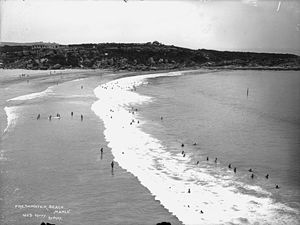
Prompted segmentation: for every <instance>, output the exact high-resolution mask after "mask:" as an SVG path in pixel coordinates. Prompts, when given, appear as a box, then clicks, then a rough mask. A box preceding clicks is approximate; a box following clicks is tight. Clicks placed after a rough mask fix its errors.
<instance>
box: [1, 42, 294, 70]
mask: <svg viewBox="0 0 300 225" xmlns="http://www.w3.org/2000/svg"><path fill="white" fill-rule="evenodd" d="M0 66H1V67H3V68H24V69H45V70H47V69H63V68H94V69H96V68H106V69H115V70H164V69H177V68H191V67H212V68H216V67H222V68H224V67H225V68H240V69H243V68H244V69H246V68H248V69H249V68H256V69H259V68H274V69H299V67H300V57H299V56H297V55H293V54H275V53H251V52H228V51H225V52H222V51H215V50H205V49H199V50H192V49H187V48H181V47H176V46H173V45H171V46H169V45H163V44H161V43H159V42H157V41H155V42H152V43H151V42H149V43H145V44H122V43H103V44H76V45H68V46H63V45H61V46H59V47H58V48H55V49H53V48H51V46H49V47H47V46H45V47H44V48H33V47H32V46H30V45H16V46H12V45H5V46H2V47H0Z"/></svg>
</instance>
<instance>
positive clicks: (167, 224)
mask: <svg viewBox="0 0 300 225" xmlns="http://www.w3.org/2000/svg"><path fill="white" fill-rule="evenodd" d="M156 225H171V223H169V222H161V223H157V224H156Z"/></svg>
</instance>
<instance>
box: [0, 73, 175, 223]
mask: <svg viewBox="0 0 300 225" xmlns="http://www.w3.org/2000/svg"><path fill="white" fill-rule="evenodd" d="M111 79H112V77H111V76H105V77H101V76H98V77H91V78H87V79H77V80H74V81H70V82H65V83H60V84H59V85H56V84H54V85H53V83H52V86H51V87H49V84H50V83H51V82H48V81H45V83H41V82H40V81H39V82H37V83H36V81H35V80H33V81H30V82H29V83H27V82H25V83H24V82H21V83H13V84H11V85H8V86H7V87H6V89H5V90H1V92H2V91H3V93H4V94H5V95H2V96H1V97H2V98H3V99H2V100H3V101H1V106H3V113H4V114H6V115H7V118H6V115H5V119H4V118H3V120H1V126H3V129H2V130H1V132H2V131H3V130H5V131H4V132H2V135H1V141H0V147H1V148H0V151H1V155H0V172H1V173H0V183H1V185H0V224H1V225H2V224H3V225H11V224H14V225H19V224H20V225H21V224H22V225H24V224H28V225H29V224H30V225H32V224H40V223H41V222H42V221H44V222H50V223H55V224H64V225H68V224H70V225H76V224H78V225H79V224H95V225H96V224H104V225H106V224H107V225H108V224H125V225H132V224H133V225H134V224H136V225H138V224H149V225H150V224H151V225H152V224H156V223H158V222H161V221H164V220H167V221H171V222H172V224H181V223H180V222H179V221H178V219H177V218H176V217H175V216H173V215H171V214H170V213H169V212H168V211H167V210H166V209H165V208H163V207H162V206H161V205H160V204H159V202H158V201H156V200H155V199H154V197H153V196H152V195H151V194H150V192H149V191H148V190H147V189H146V188H145V187H143V186H142V185H140V183H139V182H138V180H137V179H136V178H135V177H134V176H133V175H131V174H129V173H127V172H126V171H124V170H122V169H121V168H120V167H119V165H118V163H115V167H114V171H113V173H112V171H111V168H110V163H111V161H112V160H113V156H112V155H111V153H110V149H109V148H108V147H107V146H106V145H107V143H106V141H105V140H104V137H103V124H102V122H101V121H100V119H99V118H98V117H97V116H96V115H95V114H94V113H93V111H91V105H92V104H93V103H94V102H95V101H96V100H97V99H96V97H95V95H94V93H93V89H94V88H95V87H96V86H97V85H99V84H103V83H105V82H108V81H109V80H111ZM81 86H83V88H81ZM8 90H9V91H8ZM46 90H48V91H46ZM71 112H74V115H73V116H71V114H70V113H71ZM56 113H59V114H60V115H61V118H60V119H58V118H54V117H53V118H52V119H51V121H50V120H49V119H48V117H49V115H50V114H51V115H53V116H54V115H56ZM38 114H40V115H41V116H40V119H39V120H37V115H38ZM81 114H82V115H83V121H81V120H80V115H81ZM6 121H7V123H6ZM100 147H103V148H104V153H103V155H101V153H100Z"/></svg>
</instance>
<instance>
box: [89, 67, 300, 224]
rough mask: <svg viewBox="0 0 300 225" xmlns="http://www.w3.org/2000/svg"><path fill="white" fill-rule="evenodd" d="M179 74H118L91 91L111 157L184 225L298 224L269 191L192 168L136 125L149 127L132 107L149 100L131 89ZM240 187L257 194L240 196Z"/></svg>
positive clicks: (182, 158) (183, 159)
mask: <svg viewBox="0 0 300 225" xmlns="http://www.w3.org/2000/svg"><path fill="white" fill-rule="evenodd" d="M177 75H180V73H179V72H177V73H167V74H154V75H153V74H152V75H143V76H138V77H127V78H121V79H119V80H115V81H111V82H109V83H107V84H104V85H101V86H98V87H97V88H96V89H95V90H94V93H95V95H96V96H97V97H98V98H99V100H98V101H97V102H95V103H94V104H93V105H92V110H93V111H94V112H95V113H96V115H98V116H99V117H100V118H101V119H102V120H103V122H104V126H105V131H104V135H105V138H106V140H107V142H108V146H109V147H110V148H111V149H112V154H113V156H114V160H115V161H116V162H118V164H119V165H120V166H121V167H122V168H124V169H125V170H127V171H129V172H130V173H132V174H133V175H135V176H136V177H137V178H138V179H139V181H140V182H141V184H142V185H144V186H145V187H147V188H148V189H149V191H150V192H151V193H152V194H153V195H154V196H155V198H156V199H157V200H159V201H160V202H161V204H162V205H163V206H164V207H165V208H167V209H168V210H169V211H170V212H171V213H173V214H174V215H176V216H177V217H178V219H179V220H180V221H182V222H183V223H184V224H297V223H298V222H299V221H297V216H299V213H298V212H297V211H296V210H294V209H291V208H289V207H288V206H286V205H284V204H280V203H275V202H274V201H273V200H272V198H271V193H269V192H267V191H265V190H263V189H262V188H260V187H257V186H250V185H246V184H243V183H240V182H237V181H234V180H233V179H230V178H231V177H230V175H229V174H227V175H226V174H223V175H224V177H223V176H214V175H211V174H210V173H209V171H210V170H211V168H208V167H207V166H206V167H205V166H204V167H201V166H197V167H196V166H195V164H194V163H192V161H191V158H190V157H189V156H188V155H187V156H186V157H182V155H181V154H174V153H171V152H169V151H168V150H167V149H166V148H165V147H164V146H163V145H162V144H161V142H160V141H159V140H158V139H155V138H153V137H152V136H151V135H149V134H147V133H145V132H143V131H142V129H141V127H140V126H142V125H147V124H145V123H146V121H141V119H140V115H139V114H138V112H135V111H134V110H133V109H132V108H131V107H132V106H137V105H139V104H147V103H149V102H151V101H153V99H152V98H150V97H148V96H142V95H139V94H137V93H136V92H134V90H135V87H137V86H139V85H142V84H146V83H147V78H151V77H158V76H177ZM137 121H139V123H138V122H137ZM238 187H243V188H245V189H248V190H252V191H255V192H257V193H258V194H259V195H250V194H243V193H241V192H240V191H239V190H238ZM188 189H190V193H188ZM258 196H259V197H258ZM201 210H202V211H203V214H202V213H201Z"/></svg>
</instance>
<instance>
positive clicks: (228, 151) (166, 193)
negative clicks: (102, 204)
mask: <svg viewBox="0 0 300 225" xmlns="http://www.w3.org/2000/svg"><path fill="white" fill-rule="evenodd" d="M180 75H181V74H180V73H169V74H159V75H149V76H141V77H135V78H124V79H121V80H117V81H113V82H110V83H108V84H106V85H102V86H99V87H98V88H97V89H95V94H96V96H97V97H98V98H99V101H97V102H96V103H95V104H93V106H92V109H93V110H94V111H95V113H96V114H97V115H98V116H99V117H100V118H101V119H102V120H103V122H104V126H105V128H106V129H105V131H104V135H105V138H106V140H107V141H108V146H109V147H111V148H112V153H113V155H114V157H115V160H116V161H117V162H118V163H119V164H120V166H121V167H122V168H124V169H126V170H127V171H129V172H131V173H132V174H134V175H135V176H137V178H138V179H139V180H140V182H141V183H142V184H143V185H144V186H145V187H147V188H148V189H149V190H150V192H151V193H152V194H153V195H154V196H156V198H157V199H158V200H159V201H160V202H161V203H162V205H164V206H165V207H166V208H167V209H168V210H169V211H170V212H172V213H174V214H175V215H176V216H177V217H178V218H179V219H180V220H181V221H183V222H184V223H185V224H254V223H255V224H299V209H300V207H299V180H298V179H297V178H298V174H299V152H298V151H299V149H300V148H299V133H300V132H299V115H300V113H299V112H300V111H299V104H298V103H299V102H300V101H299V100H300V96H299V81H300V79H299V78H300V77H299V74H298V72H273V71H272V72H265V71H264V72H257V71H234V72H218V73H210V74H197V73H194V74H193V75H184V76H180ZM147 78H148V79H147ZM149 78H150V79H149ZM247 88H249V95H248V96H247ZM135 90H137V92H138V93H140V94H138V93H137V92H135ZM132 107H133V108H132ZM136 109H138V111H135V110H136ZM161 117H163V118H162V119H161ZM195 142H196V145H193V143H195ZM181 143H184V147H181ZM182 151H184V152H185V157H184V156H183V154H182V153H181V152H182ZM206 157H209V161H206ZM216 157H217V158H218V160H217V163H215V162H214V159H215V158H216ZM197 161H199V163H198V164H197ZM229 164H232V168H233V167H236V168H237V173H234V172H233V171H232V169H229V168H228V165H229ZM249 168H252V170H253V171H254V172H253V174H254V179H251V178H250V175H251V173H249V172H248V169H249ZM266 174H269V175H270V178H269V179H266V178H265V177H264V176H265V175H266ZM276 184H278V185H279V186H280V189H275V185H276ZM201 210H202V212H203V213H201Z"/></svg>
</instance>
